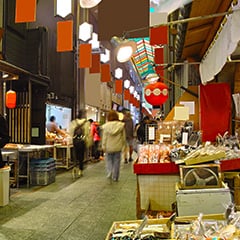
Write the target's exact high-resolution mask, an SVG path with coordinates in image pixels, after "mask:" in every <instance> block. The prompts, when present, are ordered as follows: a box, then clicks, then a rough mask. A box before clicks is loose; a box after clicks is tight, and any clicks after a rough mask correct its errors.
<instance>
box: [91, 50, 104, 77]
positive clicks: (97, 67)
mask: <svg viewBox="0 0 240 240" xmlns="http://www.w3.org/2000/svg"><path fill="white" fill-rule="evenodd" d="M100 71H101V62H100V54H98V53H97V54H92V67H91V68H90V69H89V72H90V73H100Z"/></svg>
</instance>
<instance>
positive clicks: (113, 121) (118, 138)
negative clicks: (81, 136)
mask: <svg viewBox="0 0 240 240" xmlns="http://www.w3.org/2000/svg"><path fill="white" fill-rule="evenodd" d="M102 131H103V133H102V149H103V151H104V152H105V159H106V169H107V177H108V178H109V179H113V181H118V180H119V175H120V163H121V155H122V150H123V149H124V147H125V145H126V133H125V127H124V123H123V122H121V121H119V117H118V113H117V112H116V111H114V110H111V111H110V112H109V113H108V116H107V122H106V123H105V124H104V125H103V126H102Z"/></svg>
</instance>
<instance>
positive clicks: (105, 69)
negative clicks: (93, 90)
mask: <svg viewBox="0 0 240 240" xmlns="http://www.w3.org/2000/svg"><path fill="white" fill-rule="evenodd" d="M110 81H111V72H110V64H101V82H110Z"/></svg>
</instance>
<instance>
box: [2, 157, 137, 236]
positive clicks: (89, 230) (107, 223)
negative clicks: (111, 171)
mask: <svg viewBox="0 0 240 240" xmlns="http://www.w3.org/2000/svg"><path fill="white" fill-rule="evenodd" d="M10 192H11V196H10V201H9V204H8V205H6V206H4V207H0V240H38V239H39V240H56V239H58V240H71V239H74V240H75V239H79V240H104V239H105V237H106V235H107V233H108V231H109V229H110V227H111V225H112V223H113V222H114V221H122V220H133V219H136V175H135V174H134V173H133V169H132V164H124V163H123V162H122V164H121V173H120V180H119V182H112V183H111V184H110V182H109V180H107V179H106V174H105V161H100V162H97V163H88V164H87V168H86V170H85V171H84V176H83V177H81V178H79V179H77V180H75V181H74V180H72V176H71V171H66V170H61V171H58V173H57V176H56V181H55V182H54V183H52V184H50V185H48V186H44V187H42V186H41V187H40V186H35V187H33V186H32V187H30V188H29V189H27V188H25V187H23V186H20V188H19V189H11V190H10Z"/></svg>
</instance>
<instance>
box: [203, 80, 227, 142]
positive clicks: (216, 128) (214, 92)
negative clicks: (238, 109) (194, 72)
mask: <svg viewBox="0 0 240 240" xmlns="http://www.w3.org/2000/svg"><path fill="white" fill-rule="evenodd" d="M230 125H231V93H230V86H229V84H227V83H214V84H207V85H206V86H204V85H200V128H201V130H202V141H203V142H206V141H211V142H214V141H215V140H216V136H217V135H218V134H221V135H222V136H223V135H224V133H225V132H226V131H228V132H230Z"/></svg>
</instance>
